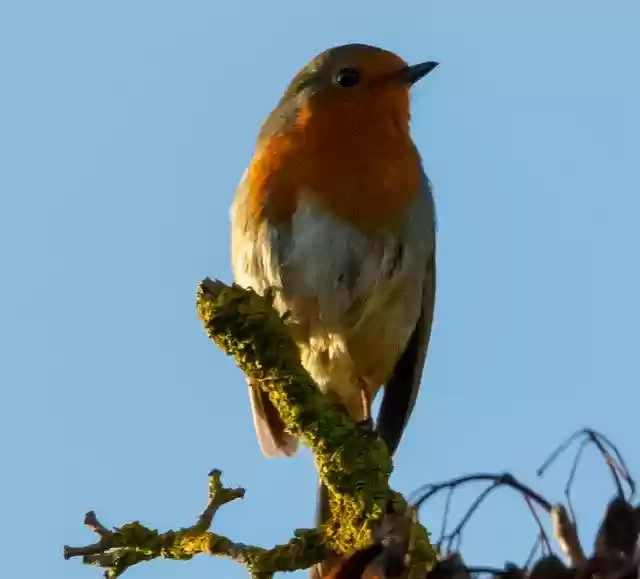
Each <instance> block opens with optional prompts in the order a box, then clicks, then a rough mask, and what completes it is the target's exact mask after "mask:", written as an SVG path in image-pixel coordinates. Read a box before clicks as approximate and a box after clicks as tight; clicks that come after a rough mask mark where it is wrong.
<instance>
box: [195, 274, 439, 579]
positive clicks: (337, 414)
mask: <svg viewBox="0 0 640 579" xmlns="http://www.w3.org/2000/svg"><path fill="white" fill-rule="evenodd" d="M197 303H198V312H199V315H200V317H201V318H202V320H203V321H204V323H205V327H206V329H207V332H208V334H209V336H210V337H211V338H212V339H213V340H214V342H215V343H216V344H217V345H218V346H220V348H222V349H223V350H224V351H225V352H226V353H228V354H230V355H232V356H233V357H234V358H235V360H236V362H237V364H238V366H239V367H240V369H241V370H242V371H243V372H244V373H245V374H246V375H247V376H248V377H250V378H254V379H256V380H258V381H259V382H260V384H261V386H262V388H264V390H265V391H266V392H267V393H268V395H269V399H270V400H271V402H272V403H273V404H274V406H275V407H276V409H277V410H278V412H279V414H280V417H281V418H282V420H283V422H284V424H285V426H286V428H287V429H288V430H289V431H290V432H291V433H293V434H295V435H296V436H297V437H299V438H300V439H301V440H302V441H303V442H304V443H305V444H306V445H307V446H309V447H310V448H311V450H312V451H313V453H314V456H315V459H316V466H317V469H318V473H319V475H320V478H321V479H322V481H323V483H324V484H325V485H326V486H327V488H328V489H329V491H330V493H331V495H332V497H331V500H332V514H333V516H332V520H331V522H330V523H329V524H328V525H327V527H326V529H325V533H326V538H327V544H328V545H329V546H330V548H331V549H332V550H334V551H335V552H337V553H339V554H342V553H348V552H351V551H354V550H356V549H359V548H362V547H364V546H367V545H368V544H370V542H371V531H372V530H373V528H374V527H375V524H376V523H377V522H379V521H380V520H381V518H382V515H383V508H384V506H385V505H386V504H387V502H388V501H389V500H390V499H391V498H392V493H391V490H390V489H389V485H388V480H389V475H390V473H391V459H390V457H389V453H388V452H387V449H386V447H385V446H384V444H383V443H382V442H381V441H379V440H377V439H376V438H375V437H373V436H372V437H370V438H366V437H364V436H363V435H362V431H361V430H358V429H357V426H356V425H355V424H354V423H353V422H352V421H351V420H350V418H349V417H348V416H347V415H346V414H345V413H344V412H343V411H341V410H340V409H338V408H337V407H335V406H332V405H331V404H330V403H329V402H328V400H327V398H326V397H325V396H323V395H322V394H321V393H320V391H319V390H318V388H317V387H316V386H315V384H314V383H313V381H312V380H311V378H310V376H309V375H308V373H307V372H306V371H305V370H304V368H303V367H302V364H301V363H300V358H299V353H298V348H297V347H296V345H295V343H294V342H293V339H292V338H291V336H290V334H289V332H288V331H287V329H286V327H285V325H284V323H283V320H282V319H281V318H280V316H279V315H278V314H277V312H276V311H275V310H274V309H273V307H272V306H271V304H270V303H269V298H266V299H265V298H262V297H260V296H259V295H258V294H256V293H255V292H253V291H252V290H247V289H244V288H241V287H239V286H237V285H233V286H227V285H225V284H223V283H222V282H220V281H212V280H209V279H207V280H205V281H203V282H202V283H201V284H200V286H199V288H198V298H197ZM415 524H416V526H419V524H418V523H417V522H416V523H415ZM413 533H414V534H415V535H420V534H422V535H423V536H424V534H425V531H424V529H422V533H421V532H420V530H419V529H414V530H413ZM414 544H416V545H419V547H417V549H418V552H417V553H415V556H414V558H413V559H414V561H415V564H416V565H419V566H420V567H421V568H422V570H423V572H424V570H425V569H426V568H427V567H428V566H429V564H430V563H431V562H432V561H433V558H434V557H433V552H432V550H431V547H430V545H429V543H428V541H426V542H425V541H424V540H422V541H418V542H417V543H414Z"/></svg>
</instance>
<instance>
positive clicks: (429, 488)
mask: <svg viewBox="0 0 640 579" xmlns="http://www.w3.org/2000/svg"><path fill="white" fill-rule="evenodd" d="M478 481H488V482H492V483H498V484H499V485H501V486H506V487H510V488H512V489H514V490H516V491H518V492H519V493H521V494H523V495H524V496H527V497H529V498H530V499H531V500H532V501H534V502H535V503H536V504H538V506H540V507H541V508H542V509H544V510H545V511H547V512H548V513H550V512H551V509H552V508H553V505H552V504H551V503H550V502H549V501H548V500H546V499H545V498H544V497H543V496H542V495H539V494H538V493H536V492H535V491H534V490H532V489H531V488H529V487H528V486H526V485H524V484H522V483H521V482H520V481H518V480H517V479H516V478H515V477H514V476H513V475H511V474H509V473H502V474H495V473H474V474H470V475H465V476H461V477H457V478H453V479H450V480H447V481H444V482H441V483H437V484H428V485H423V486H422V487H420V488H419V489H417V490H416V491H414V492H413V493H412V494H411V496H412V497H413V500H412V501H411V502H413V503H414V506H415V508H416V509H418V508H420V507H421V506H422V505H423V504H424V503H425V502H426V501H428V500H429V499H430V498H431V497H433V496H434V495H436V494H437V493H439V492H440V491H442V490H444V489H449V488H452V487H458V486H461V485H464V484H467V483H470V482H478ZM418 495H422V496H420V498H419V499H416V498H415V497H416V496H418ZM410 500H411V499H410Z"/></svg>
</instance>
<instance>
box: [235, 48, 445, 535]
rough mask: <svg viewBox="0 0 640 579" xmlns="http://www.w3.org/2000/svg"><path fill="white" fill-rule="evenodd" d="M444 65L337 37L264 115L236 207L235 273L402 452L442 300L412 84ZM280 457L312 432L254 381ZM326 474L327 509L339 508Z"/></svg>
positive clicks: (264, 438)
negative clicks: (283, 413)
mask: <svg viewBox="0 0 640 579" xmlns="http://www.w3.org/2000/svg"><path fill="white" fill-rule="evenodd" d="M437 66H438V63H437V62H434V61H425V62H420V63H418V64H413V65H410V64H408V63H407V62H406V61H405V60H403V59H402V58H401V57H400V56H398V55H397V54H395V53H393V52H391V51H389V50H385V49H383V48H379V47H376V46H372V45H367V44H359V43H352V44H344V45H340V46H334V47H331V48H329V49H327V50H325V51H324V52H322V53H320V54H319V55H318V56H316V57H315V58H313V59H311V60H310V61H309V62H307V64H306V65H304V66H303V67H302V68H301V69H300V70H299V71H298V73H297V74H296V75H295V76H294V78H293V80H292V81H291V82H290V84H289V85H288V87H287V88H286V90H285V92H284V94H283V96H282V98H281V99H280V101H279V102H278V104H277V105H276V107H275V108H274V109H273V110H272V112H271V113H270V114H269V116H268V117H267V119H266V121H265V122H264V123H263V125H262V127H261V129H260V131H259V134H258V137H257V139H256V143H255V150H254V153H253V156H252V158H251V160H250V162H249V164H248V167H247V168H246V170H245V172H244V174H243V175H242V178H241V180H240V183H239V184H238V186H237V188H236V192H235V197H234V199H233V202H232V204H231V210H230V220H231V265H232V270H233V275H234V281H235V282H236V283H237V284H238V285H240V286H242V287H250V288H252V289H253V290H254V291H256V292H257V293H259V294H262V295H264V294H266V293H267V292H269V294H270V295H271V297H272V300H273V305H274V307H275V308H276V310H277V311H278V312H279V313H280V314H282V315H283V316H284V314H286V317H285V319H286V323H287V327H288V329H289V331H290V333H291V335H292V337H293V339H294V341H295V342H296V344H297V347H298V349H299V353H300V359H301V362H302V365H303V367H304V368H305V369H306V371H307V372H308V373H309V375H310V376H311V378H312V379H313V380H314V382H315V383H316V384H317V386H318V388H319V389H320V391H321V392H322V393H323V394H324V395H326V396H327V398H328V399H329V400H330V401H331V402H334V403H337V404H340V405H341V406H342V407H343V408H344V409H345V411H346V413H347V414H348V415H349V416H350V417H351V418H352V419H353V420H354V421H355V422H357V423H360V424H362V425H367V424H369V425H371V424H372V418H371V406H372V404H373V401H374V399H375V397H376V395H377V394H378V392H379V391H381V390H382V391H383V395H382V401H381V404H380V410H379V413H378V417H377V422H376V425H375V432H376V433H377V435H378V436H379V437H380V438H381V439H382V440H383V441H384V442H385V444H386V445H387V448H388V450H389V453H390V454H391V455H393V453H394V452H395V450H396V448H397V446H398V444H399V442H400V439H401V437H402V435H403V432H404V429H405V427H406V425H407V422H408V420H409V418H410V416H411V413H412V411H413V408H414V405H415V402H416V397H417V394H418V390H419V386H420V380H421V376H422V372H423V369H424V366H425V360H426V354H427V348H428V345H429V342H430V337H431V328H432V323H433V316H434V307H435V291H436V261H435V259H436V218H435V203H434V198H433V194H432V186H431V182H430V180H429V178H428V177H427V175H426V173H425V170H424V167H423V162H422V158H421V156H420V154H419V152H418V149H417V147H416V145H415V143H414V141H413V139H412V136H411V131H410V98H409V97H410V90H411V88H412V87H413V86H414V85H415V83H417V82H418V81H419V80H420V79H422V78H423V77H425V76H426V75H427V74H428V73H430V72H431V71H432V70H434V69H435V68H436V67H437ZM249 397H250V403H251V410H252V416H253V423H254V428H255V431H256V435H257V439H258V442H259V445H260V448H261V450H262V453H263V454H264V455H265V456H267V457H277V456H285V457H288V456H293V455H294V454H295V453H296V450H297V446H298V441H297V439H296V438H295V437H294V436H293V435H292V434H291V433H289V432H287V431H286V430H285V428H284V425H283V423H282V421H281V420H280V418H279V415H278V413H277V411H276V409H275V407H274V406H273V405H272V404H271V403H270V401H269V398H268V396H267V394H266V393H265V392H264V391H262V390H261V389H260V386H259V384H258V383H256V382H255V381H251V380H250V381H249ZM329 513H330V511H329V498H328V491H327V489H326V488H325V487H324V486H323V485H322V484H320V485H319V487H318V502H317V512H316V519H317V524H318V525H320V524H322V523H323V522H325V521H326V520H328V517H329V516H330V514H329Z"/></svg>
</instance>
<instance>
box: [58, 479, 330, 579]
mask: <svg viewBox="0 0 640 579" xmlns="http://www.w3.org/2000/svg"><path fill="white" fill-rule="evenodd" d="M220 476H221V473H220V471H217V470H214V471H212V472H211V473H210V475H209V499H208V502H207V506H206V508H205V509H204V511H203V512H202V514H201V515H200V516H199V517H198V520H197V521H196V522H195V523H194V524H193V525H192V526H190V527H186V528H183V529H180V530H178V531H167V532H165V533H158V531H156V530H154V529H149V528H148V527H145V526H144V525H142V524H140V523H139V522H138V521H135V522H133V523H128V524H126V525H123V526H121V527H119V528H117V529H114V530H112V531H110V530H109V529H107V528H106V527H105V526H104V525H103V524H102V523H100V521H99V520H98V518H97V517H96V515H95V513H93V512H89V513H87V514H86V515H85V521H84V522H85V525H87V526H88V527H89V528H90V529H91V530H92V531H93V532H94V533H96V534H97V535H98V537H99V541H98V542H96V543H93V544H92V545H87V546H85V547H68V546H65V547H64V557H65V559H71V558H73V557H82V560H83V562H84V563H86V564H89V565H98V566H100V567H102V568H104V569H105V577H106V578H107V579H115V578H116V577H118V576H119V575H121V574H122V573H123V572H124V571H126V570H127V569H128V568H130V567H132V566H133V565H136V564H138V563H142V562H144V561H150V560H152V559H157V558H160V557H162V558H165V559H175V560H186V559H191V558H192V557H193V556H194V555H198V554H201V553H202V554H208V555H217V556H222V557H227V558H229V559H232V560H234V561H237V562H239V563H242V564H244V565H246V566H247V568H248V569H249V570H250V571H251V573H252V575H253V576H255V577H270V576H271V575H272V574H273V573H275V572H277V571H294V570H296V569H304V568H306V567H310V566H311V565H312V564H313V563H315V562H316V561H317V560H319V559H321V558H322V557H323V555H324V554H325V547H324V546H323V545H322V535H321V534H320V533H318V532H317V531H315V530H309V531H300V532H298V533H296V536H295V537H294V538H293V539H291V541H289V542H288V543H287V544H285V545H278V546H276V547H273V548H272V549H264V548H261V547H254V546H251V545H245V544H243V543H237V542H234V541H232V540H230V539H228V538H227V537H224V536H222V535H218V534H217V533H214V532H212V531H210V530H209V527H210V526H211V523H212V521H213V518H214V516H215V513H216V512H217V510H218V509H219V508H220V507H221V506H222V505H224V504H226V503H229V502H231V501H234V500H236V499H240V498H242V497H243V496H244V489H232V488H226V487H224V486H223V485H222V482H221V479H220Z"/></svg>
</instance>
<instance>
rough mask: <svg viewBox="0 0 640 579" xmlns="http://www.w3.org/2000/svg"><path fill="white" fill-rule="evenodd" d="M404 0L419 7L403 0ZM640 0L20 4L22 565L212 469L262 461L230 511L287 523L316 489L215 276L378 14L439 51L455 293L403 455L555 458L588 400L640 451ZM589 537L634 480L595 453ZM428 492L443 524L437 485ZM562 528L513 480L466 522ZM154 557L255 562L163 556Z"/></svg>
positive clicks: (241, 478) (16, 559)
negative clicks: (290, 112) (278, 162)
mask: <svg viewBox="0 0 640 579" xmlns="http://www.w3.org/2000/svg"><path fill="white" fill-rule="evenodd" d="M391 6H397V7H394V8H391ZM639 19H640V5H639V4H638V2H637V1H636V0H616V1H614V2H606V3H605V2H596V1H595V0H580V1H578V0H565V1H564V2H558V1H557V0H536V1H535V2H513V1H511V0H501V1H497V0H484V1H482V2H478V1H476V0H466V1H464V2H462V1H453V0H447V1H446V2H445V1H439V2H435V1H430V2H425V1H424V0H415V1H405V2H398V3H397V4H393V3H391V2H388V1H382V0H350V1H349V2H345V0H326V1H325V2H322V3H319V4H316V5H314V7H313V8H312V7H311V5H309V6H306V5H303V4H301V3H299V2H298V3H294V2H285V1H270V2H257V1H255V2H241V1H238V2H235V3H234V2H226V3H220V2H204V1H195V0H193V1H191V0H189V1H182V2H167V1H162V0H135V1H131V0H128V1H123V0H111V1H109V2H103V1H96V0H94V1H91V2H88V1H86V0H82V1H81V0H77V1H69V0H58V1H56V2H51V1H40V2H38V1H35V0H33V1H30V0H20V1H17V0H13V1H11V0H6V1H5V2H2V3H1V4H0V74H1V81H0V83H1V88H0V253H1V255H2V258H1V259H2V272H3V273H2V279H1V283H0V348H1V352H2V363H1V364H0V383H1V385H2V390H1V393H2V402H1V405H0V440H1V441H2V443H1V448H2V462H3V468H2V477H1V478H0V512H1V513H2V517H1V518H2V522H1V524H0V544H1V545H2V549H1V551H2V552H3V553H4V554H3V556H2V557H3V574H4V575H6V576H7V577H45V576H46V577H49V578H51V579H62V578H64V579H81V578H85V577H86V578H90V577H98V576H99V571H98V570H96V569H92V568H88V567H83V566H82V565H81V564H80V563H79V562H78V561H71V562H64V561H63V560H62V557H61V549H62V545H63V544H64V543H70V544H84V543H86V542H91V541H93V535H91V533H89V532H88V531H87V530H86V529H85V528H84V527H83V526H82V517H83V514H84V512H85V511H86V510H88V509H95V510H96V511H97V513H98V515H99V516H100V517H101V518H102V519H103V522H104V523H105V524H107V525H119V524H122V523H124V522H127V521H130V520H132V519H140V520H141V521H143V522H144V523H146V524H148V525H151V526H154V527H158V528H160V529H167V528H170V527H179V526H183V525H188V524H191V523H192V522H193V520H194V517H195V516H196V515H197V514H198V512H199V510H200V509H201V508H202V506H203V504H204V497H205V490H206V474H207V472H208V471H209V470H210V469H211V468H214V467H215V468H220V469H222V470H223V471H224V480H225V481H226V482H227V483H229V484H232V485H242V486H245V487H246V488H247V496H246V499H245V500H244V501H243V502H238V503H236V504H234V505H232V506H229V507H228V508H226V509H224V510H223V511H222V512H221V513H220V516H219V517H218V518H217V520H216V523H215V529H216V530H217V531H220V532H222V533H227V534H228V535H229V536H231V537H232V538H234V539H237V540H243V541H246V542H255V543H259V544H261V545H265V546H268V545H270V544H272V543H274V542H279V541H284V540H286V539H288V538H289V536H290V534H291V531H292V529H293V528H294V527H303V526H308V525H310V524H311V522H312V517H313V501H314V493H315V482H314V481H315V474H314V472H313V468H312V463H311V460H310V456H309V454H308V453H307V452H303V453H302V455H300V456H298V457H297V458H296V459H295V460H290V461H284V460H277V461H268V460H266V459H263V458H262V456H261V454H260V452H259V449H258V445H257V443H256V441H255V437H254V433H253V429H252V425H251V419H250V413H249V403H248V396H247V392H246V386H245V382H244V377H243V376H242V374H241V373H240V371H239V370H237V369H236V368H235V366H234V364H233V363H232V361H231V360H230V359H227V358H225V357H224V356H223V354H222V353H221V352H220V351H218V350H217V349H216V348H215V346H214V345H213V344H212V343H211V342H209V341H208V340H207V338H206V337H205V335H204V332H203V330H202V327H201V324H200V322H199V321H198V319H197V317H196V312H195V307H194V292H195V288H196V284H197V282H198V281H199V280H200V279H201V278H203V277H205V276H212V277H214V276H216V277H220V278H222V279H223V280H230V268H229V263H228V233H229V232H228V207H229V204H230V203H231V200H232V196H233V192H234V188H235V185H236V183H237V182H238V180H239V178H240V176H241V174H242V172H243V170H244V168H245V166H246V164H247V161H248V159H249V157H250V155H251V153H252V148H253V142H254V138H255V136H256V133H257V131H258V128H259V125H260V123H261V121H262V120H263V118H264V117H265V116H266V114H267V113H268V112H269V110H270V109H271V107H273V106H274V104H275V103H276V101H277V100H278V98H279V97H280V93H281V91H282V90H283V89H284V87H285V85H286V84H287V82H288V80H289V79H290V77H291V76H292V75H293V74H294V73H295V72H296V70H297V69H298V68H299V67H300V66H301V65H302V64H304V63H305V62H306V61H307V60H308V59H309V58H310V57H312V56H313V55H314V54H315V53H317V52H319V51H321V50H323V49H325V48H327V47H328V46H331V45H335V44H341V43H345V42H354V41H357V42H367V43H374V44H378V45H381V46H384V47H386V48H389V49H392V50H395V51H397V52H398V53H400V54H401V55H402V56H403V57H404V58H405V59H407V60H409V61H417V60H431V59H433V60H438V61H440V62H441V63H442V66H441V67H440V68H439V69H438V70H437V71H436V72H435V73H433V74H432V75H430V76H429V77H428V79H426V80H425V81H423V82H422V83H421V84H420V85H419V87H418V88H417V89H416V90H415V93H414V101H413V103H414V104H413V131H414V135H415V138H416V140H417V142H418V145H419V147H420V149H421V151H422V153H423V156H424V160H425V165H426V168H427V170H428V173H429V175H430V177H431V178H432V180H433V183H434V185H435V196H436V202H437V210H438V217H439V237H438V249H439V255H438V258H439V273H438V278H439V279H438V281H439V287H438V303H437V314H436V324H435V329H434V333H433V342H432V348H431V351H430V354H429V365H428V370H427V372H426V374H425V377H424V381H423V390H422V393H421V395H420V398H419V403H418V406H417V409H416V411H415V413H414V417H413V421H412V422H411V425H410V428H409V431H408V433H407V435H406V438H405V439H404V443H403V445H402V446H401V448H400V451H399V453H398V456H397V459H398V460H397V472H396V473H395V474H394V478H393V482H394V484H395V486H396V487H397V488H398V489H399V490H402V491H410V490H412V489H414V488H415V487H417V486H418V485H419V484H421V483H423V482H427V481H434V480H440V479H443V478H446V477H449V476H454V475H458V474H462V473H464V472H468V471H474V470H480V469H481V470H501V469H508V470H511V471H512V472H514V473H515V474H516V475H518V476H522V477H523V478H524V479H525V480H526V481H528V482H530V483H532V484H534V485H535V486H536V488H538V489H540V490H541V491H543V492H546V493H547V494H548V496H549V497H550V498H552V499H559V498H561V496H562V485H563V481H564V477H565V474H566V471H567V464H566V463H564V465H563V468H561V467H559V469H558V470H554V471H553V472H552V476H551V477H550V478H549V479H548V480H547V479H545V480H543V481H536V480H535V475H534V473H535V469H536V467H537V466H538V465H539V463H540V462H541V461H542V460H543V459H544V457H545V455H546V454H547V452H548V451H550V450H551V449H552V447H553V446H554V445H555V444H556V443H557V442H559V441H560V439H562V438H563V437H564V436H565V435H567V434H569V433H570V432H571V431H572V430H574V429H575V428H578V427H580V426H583V425H587V424H588V425H592V426H594V427H597V428H599V429H602V430H603V431H605V432H606V433H607V434H608V435H609V436H610V437H611V438H613V439H614V440H615V441H616V442H618V443H619V444H620V445H621V446H622V448H623V450H624V451H626V455H627V459H628V461H629V462H630V463H631V464H632V465H634V466H635V467H636V472H640V453H639V452H638V450H637V434H638V431H637V416H638V410H637V409H638V405H639V403H640V394H639V389H638V387H639V386H638V384H639V381H640V369H639V367H638V328H639V327H640V306H639V304H638V296H639V295H640V273H639V266H638V264H639V259H638V248H639V247H640V227H639V226H638V219H639V218H638V216H639V215H640V195H639V192H638V191H639V189H638V187H639V185H638V166H639V165H640V137H639V135H640V108H639V106H638V103H639V102H640V81H639V77H638V57H639V55H640V37H638V34H637V23H638V21H639ZM582 472H583V473H584V474H583V477H582V478H581V480H580V483H579V488H578V491H577V498H576V502H577V506H578V510H579V513H580V514H581V515H582V517H583V518H582V530H583V531H584V535H585V537H587V538H589V540H590V538H591V535H592V533H593V530H594V526H595V525H596V523H597V521H598V519H599V517H600V515H601V512H602V508H603V507H604V501H605V500H606V499H607V498H608V497H609V496H610V495H611V493H612V491H613V488H612V487H611V485H610V483H609V480H608V478H607V475H606V473H605V471H604V468H603V467H602V466H601V464H600V463H599V462H598V461H597V460H596V459H595V458H593V455H592V454H590V455H589V458H588V459H587V461H586V463H585V465H584V470H583V471H582ZM423 516H424V520H425V521H426V522H427V523H430V522H431V523H432V524H433V525H434V530H436V531H437V530H438V526H437V521H438V520H439V511H438V509H437V508H436V505H434V506H433V507H432V508H430V509H428V510H426V511H425V512H424V515H423ZM534 536H535V529H534V526H533V524H532V523H531V522H530V520H529V518H528V514H527V512H526V508H525V507H524V506H520V504H519V502H518V501H516V499H514V498H513V497H512V495H510V494H509V493H506V492H505V494H504V495H499V496H497V497H496V498H495V499H494V500H493V501H492V502H491V503H490V505H487V508H486V509H484V510H482V511H481V512H480V514H479V517H478V518H477V519H476V522H475V523H474V524H473V525H472V527H471V528H470V530H469V533H468V535H467V536H466V539H465V543H464V547H465V553H466V555H467V559H468V561H469V562H470V563H475V564H502V563H503V562H504V560H505V559H512V560H515V561H522V560H523V558H524V557H525V556H526V553H527V552H528V550H529V548H530V546H531V544H532V541H533V539H534ZM128 576H129V577H131V578H135V577H137V578H140V579H142V578H145V577H148V578H151V577H153V578H154V579H169V578H171V579H174V578H175V579H178V578H185V579H186V578H187V577H189V578H192V577H214V576H216V577H225V578H228V579H235V578H240V577H244V576H245V574H244V570H243V569H242V568H240V567H237V566H235V565H234V564H232V563H228V562H223V561H218V560H212V559H209V558H206V557H199V558H197V559H196V560H193V561H190V562H187V563H175V562H168V561H159V562H154V563H151V564H145V565H141V566H139V567H137V568H135V569H133V570H132V571H130V572H129V575H128Z"/></svg>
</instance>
